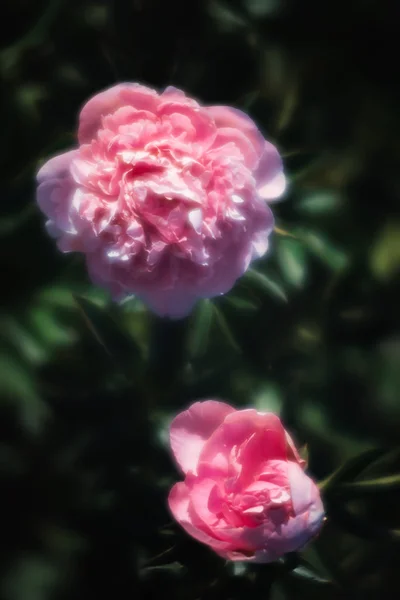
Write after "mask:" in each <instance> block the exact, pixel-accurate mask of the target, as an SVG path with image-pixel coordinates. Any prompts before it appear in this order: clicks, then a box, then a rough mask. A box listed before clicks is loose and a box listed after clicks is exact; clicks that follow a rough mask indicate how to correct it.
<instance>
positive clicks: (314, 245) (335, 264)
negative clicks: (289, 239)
mask: <svg viewBox="0 0 400 600" xmlns="http://www.w3.org/2000/svg"><path fill="white" fill-rule="evenodd" d="M298 236H299V238H300V239H301V240H302V241H303V242H304V244H305V246H306V247H307V248H308V249H309V251H310V252H312V253H313V254H314V256H316V257H317V258H318V259H319V260H320V261H321V262H323V263H325V264H326V265H327V266H328V267H329V268H330V269H333V270H334V271H341V270H343V269H345V268H346V266H347V265H348V257H347V255H346V253H345V252H344V251H343V250H341V249H340V248H338V247H337V246H335V244H333V243H332V242H331V241H330V240H328V238H327V237H326V236H325V235H324V234H322V233H320V232H316V231H310V230H304V229H303V230H300V231H299V232H298Z"/></svg>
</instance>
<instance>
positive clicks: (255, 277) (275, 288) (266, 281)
mask: <svg viewBox="0 0 400 600" xmlns="http://www.w3.org/2000/svg"><path fill="white" fill-rule="evenodd" d="M244 277H245V279H246V280H247V281H248V282H249V283H250V284H252V285H254V286H256V287H257V288H258V289H260V290H261V291H263V292H264V293H267V294H268V296H272V297H273V298H279V300H281V301H283V302H287V301H288V299H287V296H286V293H285V290H284V289H283V288H282V287H281V286H280V285H279V284H278V283H276V282H275V281H273V280H272V279H270V278H269V277H267V275H264V273H260V272H259V271H255V270H254V269H249V270H248V271H247V272H246V274H245V276H244Z"/></svg>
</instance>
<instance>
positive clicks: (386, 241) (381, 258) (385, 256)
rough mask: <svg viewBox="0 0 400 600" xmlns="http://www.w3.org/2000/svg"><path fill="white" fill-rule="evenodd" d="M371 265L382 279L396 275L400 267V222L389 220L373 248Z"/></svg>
mask: <svg viewBox="0 0 400 600" xmlns="http://www.w3.org/2000/svg"><path fill="white" fill-rule="evenodd" d="M370 267H371V271H372V273H373V275H374V276H375V277H376V278H377V279H378V280H380V281H385V280H388V279H390V278H391V277H393V276H395V275H396V274H397V273H398V271H399V269H400V222H397V223H396V222H395V223H393V222H389V223H388V224H387V225H386V226H385V227H384V228H383V230H382V231H380V233H379V234H378V236H377V238H376V239H375V242H374V243H373V245H372V248H371V254H370Z"/></svg>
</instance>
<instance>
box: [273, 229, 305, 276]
mask: <svg viewBox="0 0 400 600" xmlns="http://www.w3.org/2000/svg"><path fill="white" fill-rule="evenodd" d="M277 258H278V264H279V266H280V268H281V271H282V273H283V276H284V277H285V279H286V281H287V282H288V283H289V284H290V285H293V286H294V287H302V285H303V284H304V282H305V280H306V277H307V258H306V253H305V250H304V246H303V245H302V244H301V243H300V242H298V241H297V240H293V239H280V240H279V242H278V244H277Z"/></svg>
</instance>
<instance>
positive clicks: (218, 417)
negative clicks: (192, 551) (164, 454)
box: [168, 400, 324, 562]
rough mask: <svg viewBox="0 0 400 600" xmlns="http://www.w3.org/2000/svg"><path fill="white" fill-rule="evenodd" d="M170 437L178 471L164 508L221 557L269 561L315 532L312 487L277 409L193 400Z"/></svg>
mask: <svg viewBox="0 0 400 600" xmlns="http://www.w3.org/2000/svg"><path fill="white" fill-rule="evenodd" d="M170 442H171V448H172V452H173V454H174V456H175V459H176V461H177V463H178V465H179V466H180V468H181V469H182V471H183V473H184V475H185V480H184V481H183V482H180V483H177V484H175V485H174V487H173V488H172V490H171V492H170V495H169V499H168V502H169V507H170V510H171V512H172V514H173V516H174V517H175V519H176V520H177V521H178V523H180V525H181V526H182V527H183V528H184V529H185V530H186V531H187V532H188V533H189V534H190V535H191V536H193V537H194V538H196V539H197V540H199V541H200V542H203V543H204V544H207V545H208V546H210V547H211V548H212V549H213V550H215V552H217V553H218V554H220V555H221V556H222V557H224V558H226V559H229V560H234V561H238V560H240V561H242V560H246V561H253V562H271V561H274V560H277V559H278V558H280V557H281V556H282V555H283V554H285V553H287V552H293V551H296V550H300V549H301V548H302V547H303V546H304V545H305V544H306V543H307V542H308V541H309V540H310V539H311V538H312V537H313V536H315V535H316V533H317V532H318V531H319V529H320V527H321V525H322V522H323V519H324V510H323V506H322V502H321V498H320V494H319V491H318V488H317V486H316V485H315V484H314V482H313V481H312V480H311V479H310V478H309V477H308V476H307V475H306V474H305V472H304V468H305V463H304V461H303V460H301V458H300V456H299V455H298V453H297V450H296V448H295V446H294V444H293V441H292V440H291V438H290V436H289V435H288V433H287V432H286V431H285V430H284V428H283V426H282V423H281V422H280V420H279V418H278V417H277V416H276V415H274V414H272V413H261V412H257V411H256V410H253V409H248V410H235V409H234V408H232V407H231V406H229V405H228V404H224V403H223V402H218V401H215V400H207V401H205V402H196V403H195V404H193V405H192V406H191V407H190V408H189V409H188V410H185V411H184V412H182V413H180V414H178V416H177V417H175V419H174V420H173V422H172V424H171V427H170Z"/></svg>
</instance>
